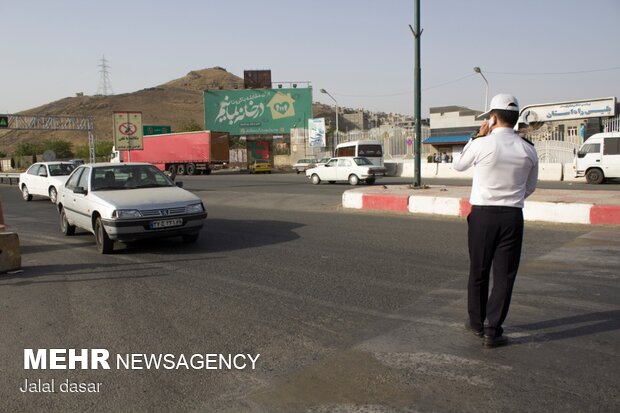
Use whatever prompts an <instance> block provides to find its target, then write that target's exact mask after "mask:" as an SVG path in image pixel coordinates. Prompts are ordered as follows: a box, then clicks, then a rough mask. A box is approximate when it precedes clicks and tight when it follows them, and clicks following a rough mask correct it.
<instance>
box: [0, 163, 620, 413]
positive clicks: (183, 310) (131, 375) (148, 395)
mask: <svg viewBox="0 0 620 413" xmlns="http://www.w3.org/2000/svg"><path fill="white" fill-rule="evenodd" d="M182 180H183V181H184V183H185V186H186V188H188V189H191V190H193V191H194V192H196V193H197V194H198V195H199V196H201V197H202V198H203V199H204V200H205V203H206V204H207V207H208V210H209V218H208V220H207V225H206V227H205V229H204V230H203V232H202V234H201V237H200V239H199V241H198V242H197V243H196V244H194V245H185V244H183V243H181V242H180V241H179V240H175V239H171V240H160V241H153V242H148V243H141V244H139V245H129V246H125V245H119V246H118V247H117V251H116V252H115V254H113V255H110V256H101V255H99V254H98V253H97V252H96V249H95V245H94V240H93V237H92V235H90V234H86V233H80V234H77V235H76V236H73V237H64V236H62V234H61V233H60V230H59V229H58V223H57V221H58V219H57V214H56V212H55V210H54V208H53V206H52V205H51V204H50V203H49V202H48V201H44V200H35V201H32V202H30V203H25V202H24V201H22V200H21V199H20V197H19V193H18V191H17V189H16V188H15V187H6V186H0V199H1V200H2V206H3V209H4V213H5V221H6V222H7V224H9V225H10V226H11V229H13V230H15V231H17V232H18V234H19V236H20V241H21V246H22V247H21V248H22V254H23V270H24V271H23V272H22V273H19V274H13V275H3V276H0V302H1V303H2V317H1V318H0V320H1V324H0V328H1V331H2V334H1V335H0V337H1V338H0V346H1V348H2V349H3V351H2V353H1V354H0V366H1V374H0V400H2V402H0V403H1V405H2V406H3V407H2V410H5V411H41V410H46V411H85V410H89V411H205V412H211V411H223V412H278V411H280V412H297V411H299V412H308V411H309V412H357V411H363V412H375V411H376V412H401V411H402V412H412V411H420V412H425V411H471V412H478V411H490V410H500V411H614V410H615V411H617V410H618V409H619V408H620V400H619V399H618V393H617V383H618V382H620V373H619V372H620V345H618V342H619V341H620V333H619V329H620V323H619V322H618V320H620V303H619V302H618V298H617V297H618V271H617V268H618V265H619V264H620V258H619V257H620V254H619V252H620V236H619V235H618V231H617V228H596V229H595V228H591V227H587V226H564V225H562V226H560V225H543V224H534V225H533V224H528V225H526V236H525V243H524V253H523V261H522V270H521V272H520V275H519V277H518V281H517V285H516V289H515V294H514V296H513V305H512V308H511V314H510V315H509V318H508V322H507V326H506V331H507V334H508V335H509V336H510V337H511V338H512V344H511V345H510V346H508V347H505V348H501V349H495V350H485V349H483V348H482V346H481V343H480V342H479V341H478V339H476V338H475V337H470V336H469V335H468V334H466V333H464V332H463V329H462V321H463V320H464V318H465V291H464V288H465V283H466V281H465V274H466V268H467V251H466V247H465V240H466V226H465V223H464V222H463V221H462V220H457V219H436V218H427V219H420V218H413V217H410V216H401V215H390V216H384V215H380V214H373V213H360V212H354V213H352V212H349V211H345V210H341V209H339V207H338V204H339V200H340V194H341V193H342V191H343V190H346V189H348V188H349V186H348V185H320V186H318V187H317V186H313V185H310V184H309V183H307V182H305V180H304V178H302V176H301V175H299V176H296V175H291V174H273V175H266V176H249V175H221V176H219V175H212V176H209V177H183V178H182ZM24 348H77V349H81V348H88V349H91V348H103V349H108V350H109V352H110V353H111V354H127V353H147V354H151V353H155V354H159V353H172V354H175V355H180V354H187V355H190V354H194V353H226V354H228V353H235V354H236V353H243V354H258V353H260V358H259V360H258V362H257V365H256V369H255V370H241V371H227V370H221V371H220V370H185V369H179V370H164V369H160V370H152V369H151V370H146V369H144V370H123V369H121V370H116V369H111V370H69V371H67V370H46V371H43V370H24V366H23V363H24V357H23V351H24ZM26 378H27V379H30V380H36V379H39V378H40V379H43V380H49V379H52V378H54V379H55V380H56V381H60V380H65V379H69V380H70V381H74V382H100V383H101V391H100V392H99V393H90V394H88V393H85V394H66V393H53V394H41V393H22V392H20V390H19V387H20V386H22V385H23V382H24V379H26Z"/></svg>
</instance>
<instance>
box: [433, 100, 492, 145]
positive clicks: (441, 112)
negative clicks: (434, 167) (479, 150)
mask: <svg viewBox="0 0 620 413" xmlns="http://www.w3.org/2000/svg"><path fill="white" fill-rule="evenodd" d="M429 112H430V131H431V136H430V137H428V138H426V139H425V140H423V141H422V143H423V145H424V148H423V150H422V152H424V153H431V154H432V153H444V152H445V153H446V154H448V156H450V157H452V155H453V154H455V153H459V152H461V150H462V149H463V146H465V144H466V143H467V141H468V140H469V138H471V136H472V134H474V133H475V132H476V131H477V130H478V128H480V125H481V124H482V120H477V119H476V116H479V115H481V114H482V112H481V111H478V110H473V109H469V108H466V107H463V106H440V107H434V108H430V110H429Z"/></svg>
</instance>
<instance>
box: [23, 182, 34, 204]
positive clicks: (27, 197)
mask: <svg viewBox="0 0 620 413" xmlns="http://www.w3.org/2000/svg"><path fill="white" fill-rule="evenodd" d="M22 198H24V201H26V202H27V201H32V195H30V192H28V187H27V186H26V185H24V186H22Z"/></svg>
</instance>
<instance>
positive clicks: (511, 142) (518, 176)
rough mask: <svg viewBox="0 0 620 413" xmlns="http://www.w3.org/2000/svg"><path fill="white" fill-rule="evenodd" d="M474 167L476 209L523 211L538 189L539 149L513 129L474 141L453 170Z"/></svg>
mask: <svg viewBox="0 0 620 413" xmlns="http://www.w3.org/2000/svg"><path fill="white" fill-rule="evenodd" d="M472 166H473V167H474V168H475V169H474V180H473V183H472V187H471V196H470V198H469V202H470V203H471V204H472V205H497V206H509V207H517V208H523V204H524V202H525V198H527V197H528V196H530V195H531V194H532V193H533V192H534V190H535V189H536V181H537V180H538V155H537V154H536V149H534V145H532V144H530V143H529V142H527V141H525V140H524V139H522V138H521V137H520V136H519V135H518V134H517V133H516V132H515V131H514V130H513V129H510V128H495V129H493V131H491V134H490V135H488V136H484V137H481V138H476V139H472V140H470V141H469V142H468V143H467V145H465V148H463V152H461V156H460V157H459V158H458V159H455V161H454V163H453V164H452V167H453V168H454V170H456V171H465V170H467V169H469V168H470V167H472Z"/></svg>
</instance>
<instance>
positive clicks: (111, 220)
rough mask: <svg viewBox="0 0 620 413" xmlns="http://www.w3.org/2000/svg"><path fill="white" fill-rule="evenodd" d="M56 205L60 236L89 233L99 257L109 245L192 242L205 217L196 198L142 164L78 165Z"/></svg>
mask: <svg viewBox="0 0 620 413" xmlns="http://www.w3.org/2000/svg"><path fill="white" fill-rule="evenodd" d="M57 206H58V212H59V214H60V228H61V230H62V232H63V233H64V234H65V235H73V234H74V233H75V230H76V228H82V229H84V230H86V231H89V232H92V233H93V234H94V235H95V242H96V244H97V249H98V250H99V252H100V253H102V254H109V253H111V252H112V251H113V250H114V242H115V241H121V242H129V241H137V240H140V239H145V238H159V237H171V236H182V237H183V241H185V242H195V241H196V240H197V239H198V235H199V233H200V230H201V228H202V226H203V225H204V221H205V218H206V217H207V212H206V210H205V207H204V205H203V203H202V201H201V200H200V198H198V197H197V196H196V195H194V194H192V193H191V192H188V191H186V190H184V189H182V188H180V187H178V186H177V185H175V184H174V183H173V182H172V181H171V180H170V179H169V178H168V177H167V176H166V175H164V174H163V173H162V172H161V171H160V170H159V169H158V168H157V167H156V166H154V165H151V164H146V163H123V164H110V163H100V164H88V165H82V166H79V167H78V168H77V169H76V170H75V171H74V172H73V173H72V174H71V176H70V177H69V179H68V180H67V182H66V183H65V185H63V186H62V187H61V188H60V190H59V191H58V205H57Z"/></svg>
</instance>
